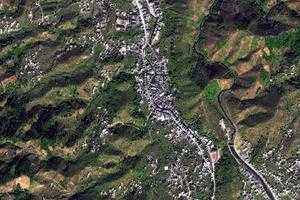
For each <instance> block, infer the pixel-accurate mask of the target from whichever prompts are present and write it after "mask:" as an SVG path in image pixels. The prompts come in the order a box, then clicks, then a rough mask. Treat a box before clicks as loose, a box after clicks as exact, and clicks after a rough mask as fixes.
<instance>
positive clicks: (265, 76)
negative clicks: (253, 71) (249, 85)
mask: <svg viewBox="0 0 300 200" xmlns="http://www.w3.org/2000/svg"><path fill="white" fill-rule="evenodd" d="M270 78H271V75H270V73H269V72H267V71H266V70H264V69H262V70H261V71H260V73H259V80H260V82H261V83H262V84H263V86H265V87H268V85H269V84H270Z"/></svg>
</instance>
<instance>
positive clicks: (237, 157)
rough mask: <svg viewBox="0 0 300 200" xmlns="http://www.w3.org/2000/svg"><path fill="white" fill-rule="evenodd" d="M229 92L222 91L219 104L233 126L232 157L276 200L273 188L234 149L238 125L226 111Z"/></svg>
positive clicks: (230, 136)
mask: <svg viewBox="0 0 300 200" xmlns="http://www.w3.org/2000/svg"><path fill="white" fill-rule="evenodd" d="M227 92H229V90H224V91H221V92H220V93H219V95H218V103H219V105H220V108H221V110H222V112H223V115H224V117H225V119H226V120H227V121H228V122H229V123H230V126H231V130H232V131H230V135H229V138H228V143H227V146H228V149H229V151H230V153H231V155H232V156H233V157H234V159H235V160H236V161H237V162H238V163H239V164H240V165H241V166H242V167H243V168H244V169H245V170H247V171H248V172H250V173H251V174H252V175H253V176H254V177H255V178H256V180H258V181H259V182H260V183H261V185H262V186H263V188H264V190H265V192H266V194H267V195H268V197H269V198H270V199H271V200H276V196H275V194H274V193H273V191H272V189H271V187H270V186H269V184H268V183H267V181H266V180H265V178H264V177H263V176H262V175H261V174H260V173H259V172H258V171H257V170H255V169H254V167H252V166H251V165H250V164H249V163H248V162H246V161H245V160H244V159H243V158H242V157H241V156H240V155H239V154H238V153H237V151H236V149H235V147H234V139H235V135H236V133H237V132H238V128H237V126H236V124H235V123H234V122H233V121H232V120H231V118H230V117H229V115H228V113H227V112H226V110H225V105H224V101H223V100H224V98H223V97H224V95H226V93H227Z"/></svg>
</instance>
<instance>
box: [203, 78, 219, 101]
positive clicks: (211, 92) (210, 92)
mask: <svg viewBox="0 0 300 200" xmlns="http://www.w3.org/2000/svg"><path fill="white" fill-rule="evenodd" d="M220 91H221V88H220V86H219V84H218V81H217V80H213V81H211V82H209V84H208V85H207V86H206V87H205V89H204V95H205V98H206V100H207V101H208V102H209V103H214V102H215V101H216V100H217V98H218V94H219V92H220Z"/></svg>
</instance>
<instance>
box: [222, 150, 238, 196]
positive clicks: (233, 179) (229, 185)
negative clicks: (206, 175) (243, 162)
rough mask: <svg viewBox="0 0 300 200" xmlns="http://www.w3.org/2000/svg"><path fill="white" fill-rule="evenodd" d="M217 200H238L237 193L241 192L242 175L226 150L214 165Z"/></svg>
mask: <svg viewBox="0 0 300 200" xmlns="http://www.w3.org/2000/svg"><path fill="white" fill-rule="evenodd" d="M216 185H217V188H218V189H217V194H216V198H217V199H224V200H225V199H226V200H235V199H239V197H240V194H239V191H241V190H242V187H243V184H242V175H241V173H240V172H239V167H238V164H237V163H236V161H235V160H234V158H233V157H232V156H231V154H230V152H229V150H228V149H226V150H225V151H224V152H223V155H222V157H221V159H220V161H219V162H218V164H217V165H216Z"/></svg>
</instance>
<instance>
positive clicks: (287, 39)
mask: <svg viewBox="0 0 300 200" xmlns="http://www.w3.org/2000/svg"><path fill="white" fill-rule="evenodd" d="M266 45H267V47H268V48H270V50H271V54H272V52H273V49H280V48H289V49H290V50H291V51H292V52H294V54H295V55H294V56H293V57H294V59H293V60H294V61H296V62H297V60H299V56H300V29H299V28H297V29H295V30H292V31H288V32H284V33H281V34H279V35H277V36H268V37H267V38H266ZM271 56H272V57H271V60H275V61H276V60H278V59H277V58H276V57H277V55H271ZM274 57H275V58H274ZM267 58H268V57H267ZM289 59H290V58H289ZM293 60H292V62H294V61H293ZM272 63H273V62H272Z"/></svg>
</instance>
